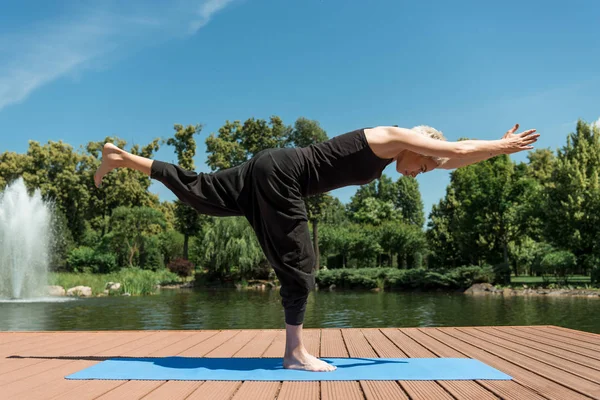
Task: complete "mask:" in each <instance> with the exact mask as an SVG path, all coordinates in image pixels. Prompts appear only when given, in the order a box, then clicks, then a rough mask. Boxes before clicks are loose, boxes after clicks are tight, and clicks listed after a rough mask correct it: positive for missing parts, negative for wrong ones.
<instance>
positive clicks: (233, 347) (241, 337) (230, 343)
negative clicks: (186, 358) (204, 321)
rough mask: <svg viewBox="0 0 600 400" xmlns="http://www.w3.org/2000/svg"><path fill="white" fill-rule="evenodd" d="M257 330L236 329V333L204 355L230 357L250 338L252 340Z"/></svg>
mask: <svg viewBox="0 0 600 400" xmlns="http://www.w3.org/2000/svg"><path fill="white" fill-rule="evenodd" d="M257 333H258V332H256V331H249V330H243V331H238V332H237V334H236V335H234V336H232V337H231V338H230V339H229V340H227V341H225V342H223V344H221V345H220V346H218V347H216V348H214V349H212V350H211V351H209V352H207V353H206V354H205V355H204V357H211V358H221V357H232V356H233V355H234V354H235V353H237V352H238V351H239V350H240V349H241V348H242V347H244V346H245V345H246V344H247V343H248V342H249V341H250V340H252V339H253V338H254V337H255V336H256V334H257Z"/></svg>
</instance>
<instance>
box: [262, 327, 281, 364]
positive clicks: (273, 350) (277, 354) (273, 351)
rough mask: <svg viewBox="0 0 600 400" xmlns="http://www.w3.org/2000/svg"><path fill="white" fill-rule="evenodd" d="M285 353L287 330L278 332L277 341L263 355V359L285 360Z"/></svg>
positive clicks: (274, 340)
mask: <svg viewBox="0 0 600 400" xmlns="http://www.w3.org/2000/svg"><path fill="white" fill-rule="evenodd" d="M284 353H285V330H279V331H277V334H276V335H275V339H273V342H272V343H271V344H270V345H269V347H268V348H267V350H265V352H264V353H263V354H262V357H267V358H283V354H284Z"/></svg>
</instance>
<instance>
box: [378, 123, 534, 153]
mask: <svg viewBox="0 0 600 400" xmlns="http://www.w3.org/2000/svg"><path fill="white" fill-rule="evenodd" d="M370 131H372V134H370V137H371V140H370V145H371V146H372V148H373V150H374V151H375V153H378V154H380V155H382V156H388V157H390V158H391V157H394V156H395V155H396V154H398V153H399V152H401V151H402V150H409V151H412V152H415V153H417V154H422V155H424V156H433V157H441V158H450V159H478V160H479V161H481V160H484V159H486V158H490V157H494V156H497V155H500V154H512V153H516V152H519V151H522V150H529V149H532V148H533V147H532V146H531V144H532V143H534V142H535V141H536V140H537V138H538V136H539V135H538V134H534V132H535V129H531V130H528V131H525V132H522V133H519V134H515V135H510V136H508V137H506V138H503V139H500V140H463V141H459V142H446V141H442V140H436V139H432V138H429V137H426V136H423V135H419V134H415V132H414V131H412V130H411V129H406V128H398V127H390V126H382V127H377V128H372V129H370Z"/></svg>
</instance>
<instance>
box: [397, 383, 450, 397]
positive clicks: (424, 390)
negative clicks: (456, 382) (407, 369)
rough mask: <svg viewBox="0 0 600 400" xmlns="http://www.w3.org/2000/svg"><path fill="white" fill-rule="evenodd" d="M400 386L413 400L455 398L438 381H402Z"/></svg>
mask: <svg viewBox="0 0 600 400" xmlns="http://www.w3.org/2000/svg"><path fill="white" fill-rule="evenodd" d="M400 386H402V389H404V391H405V392H406V393H408V395H409V396H410V398H411V400H429V399H436V400H454V397H452V396H451V395H450V393H448V392H446V390H445V389H444V388H443V387H442V386H440V385H439V384H438V383H437V382H433V381H422V382H418V381H400Z"/></svg>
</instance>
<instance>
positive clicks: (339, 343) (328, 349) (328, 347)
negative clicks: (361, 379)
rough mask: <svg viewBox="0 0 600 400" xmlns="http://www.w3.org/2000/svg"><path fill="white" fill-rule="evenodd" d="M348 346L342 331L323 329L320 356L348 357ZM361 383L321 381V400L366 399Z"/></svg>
mask: <svg viewBox="0 0 600 400" xmlns="http://www.w3.org/2000/svg"><path fill="white" fill-rule="evenodd" d="M348 356H349V353H348V348H347V347H346V345H345V343H344V338H343V336H342V331H341V330H339V329H322V330H321V352H320V357H321V358H326V357H336V358H337V357H348ZM324 373H326V372H324ZM364 398H365V397H364V395H363V393H362V389H361V387H360V384H359V383H358V382H356V381H344V382H335V381H334V382H332V381H322V382H321V400H328V399H344V400H351V399H359V400H362V399H364Z"/></svg>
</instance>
